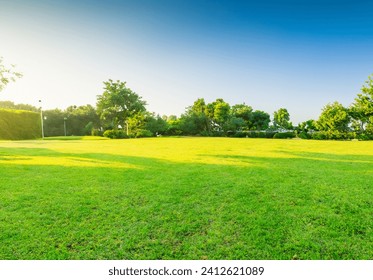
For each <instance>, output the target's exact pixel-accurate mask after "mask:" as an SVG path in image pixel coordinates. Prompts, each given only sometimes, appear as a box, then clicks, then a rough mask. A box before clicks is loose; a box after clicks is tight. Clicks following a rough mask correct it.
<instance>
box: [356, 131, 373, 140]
mask: <svg viewBox="0 0 373 280" xmlns="http://www.w3.org/2000/svg"><path fill="white" fill-rule="evenodd" d="M356 139H359V140H362V141H368V140H373V135H372V134H368V133H361V134H358V135H356Z"/></svg>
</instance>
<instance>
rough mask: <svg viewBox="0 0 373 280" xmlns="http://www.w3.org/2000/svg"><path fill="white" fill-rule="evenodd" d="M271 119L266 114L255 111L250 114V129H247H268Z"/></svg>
mask: <svg viewBox="0 0 373 280" xmlns="http://www.w3.org/2000/svg"><path fill="white" fill-rule="evenodd" d="M270 121H271V118H270V116H269V114H268V113H266V112H263V111H259V110H255V111H254V112H252V114H251V121H250V122H251V127H249V129H253V130H265V129H267V128H268V127H269V123H270Z"/></svg>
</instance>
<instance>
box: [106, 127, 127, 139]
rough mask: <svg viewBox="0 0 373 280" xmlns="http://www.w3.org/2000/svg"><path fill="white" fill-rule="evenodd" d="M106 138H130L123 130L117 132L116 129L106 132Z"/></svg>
mask: <svg viewBox="0 0 373 280" xmlns="http://www.w3.org/2000/svg"><path fill="white" fill-rule="evenodd" d="M103 136H104V137H107V138H110V139H124V138H128V136H127V135H126V133H125V132H124V131H123V130H116V129H109V130H105V132H104V134H103Z"/></svg>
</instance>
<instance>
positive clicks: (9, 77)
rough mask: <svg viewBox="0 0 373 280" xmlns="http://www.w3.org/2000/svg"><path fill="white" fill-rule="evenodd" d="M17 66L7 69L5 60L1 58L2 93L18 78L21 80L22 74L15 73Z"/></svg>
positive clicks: (0, 86)
mask: <svg viewBox="0 0 373 280" xmlns="http://www.w3.org/2000/svg"><path fill="white" fill-rule="evenodd" d="M14 68H15V66H14V65H11V66H10V67H6V66H5V65H4V63H3V58H2V57H1V56H0V91H2V90H3V89H4V88H5V86H6V85H7V84H8V83H9V82H12V81H13V82H14V81H15V80H16V78H21V77H22V74H21V73H19V72H16V71H14Z"/></svg>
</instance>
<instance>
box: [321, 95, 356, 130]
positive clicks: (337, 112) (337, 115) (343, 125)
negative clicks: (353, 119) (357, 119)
mask: <svg viewBox="0 0 373 280" xmlns="http://www.w3.org/2000/svg"><path fill="white" fill-rule="evenodd" d="M349 123H350V116H349V112H348V109H347V108H345V107H343V105H342V104H341V103H339V102H337V101H336V102H334V103H329V104H328V105H326V106H325V107H324V108H323V110H322V112H321V115H320V117H319V119H318V120H317V122H316V128H317V129H318V130H321V131H331V132H333V131H337V132H346V131H348V125H349Z"/></svg>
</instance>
